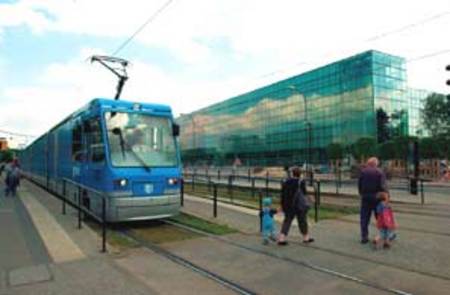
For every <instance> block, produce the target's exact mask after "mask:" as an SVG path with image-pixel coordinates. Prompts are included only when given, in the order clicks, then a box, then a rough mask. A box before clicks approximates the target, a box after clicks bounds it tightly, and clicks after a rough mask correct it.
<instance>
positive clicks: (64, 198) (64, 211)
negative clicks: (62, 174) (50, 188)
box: [62, 179, 66, 215]
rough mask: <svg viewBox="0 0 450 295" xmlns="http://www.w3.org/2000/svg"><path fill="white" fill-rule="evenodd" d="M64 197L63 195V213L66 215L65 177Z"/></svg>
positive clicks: (64, 184)
mask: <svg viewBox="0 0 450 295" xmlns="http://www.w3.org/2000/svg"><path fill="white" fill-rule="evenodd" d="M62 197H63V203H62V214H63V215H66V181H65V180H64V179H63V187H62Z"/></svg>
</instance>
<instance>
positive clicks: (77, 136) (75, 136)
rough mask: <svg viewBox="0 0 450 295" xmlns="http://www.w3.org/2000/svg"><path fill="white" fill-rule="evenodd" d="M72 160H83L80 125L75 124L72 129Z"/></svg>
mask: <svg viewBox="0 0 450 295" xmlns="http://www.w3.org/2000/svg"><path fill="white" fill-rule="evenodd" d="M72 160H73V161H76V162H81V161H82V160H83V143H82V141H81V125H76V126H75V127H74V128H73V130H72Z"/></svg>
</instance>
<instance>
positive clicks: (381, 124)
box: [377, 108, 391, 143]
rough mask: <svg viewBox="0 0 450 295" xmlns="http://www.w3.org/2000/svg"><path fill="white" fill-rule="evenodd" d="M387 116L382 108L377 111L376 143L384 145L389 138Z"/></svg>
mask: <svg viewBox="0 0 450 295" xmlns="http://www.w3.org/2000/svg"><path fill="white" fill-rule="evenodd" d="M389 119H390V118H389V116H388V115H387V113H386V112H385V111H384V110H383V108H379V109H377V142H378V143H384V142H386V141H388V140H389V139H390V138H391V134H390V130H389Z"/></svg>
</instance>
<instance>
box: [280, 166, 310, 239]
mask: <svg viewBox="0 0 450 295" xmlns="http://www.w3.org/2000/svg"><path fill="white" fill-rule="evenodd" d="M298 188H300V189H301V190H302V192H303V194H304V195H305V196H306V185H305V181H303V180H301V179H300V169H299V168H298V167H294V168H293V169H292V177H290V178H288V179H287V180H286V181H285V182H284V183H283V186H282V190H281V208H282V209H283V212H284V221H283V225H282V227H281V233H280V237H279V239H278V244H279V245H286V244H287V241H286V237H287V235H288V233H289V229H290V227H291V223H292V220H293V219H294V218H295V217H297V222H298V227H299V228H300V233H301V234H302V236H303V242H304V243H311V242H313V241H314V239H312V238H310V237H309V234H308V221H307V213H308V210H299V209H297V206H295V202H294V196H295V193H296V192H297V189H298Z"/></svg>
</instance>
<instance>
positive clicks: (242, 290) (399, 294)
mask: <svg viewBox="0 0 450 295" xmlns="http://www.w3.org/2000/svg"><path fill="white" fill-rule="evenodd" d="M162 222H163V223H165V224H167V225H170V226H174V227H177V228H180V229H182V230H185V231H189V232H192V233H194V234H197V235H200V236H204V237H208V238H211V239H214V240H217V241H219V242H221V243H226V244H228V245H231V246H233V247H237V248H239V249H242V250H244V251H249V252H252V253H256V254H260V255H264V256H268V257H271V258H275V259H278V260H282V261H285V262H288V263H291V264H294V265H298V266H301V267H305V268H308V269H311V270H313V271H317V272H320V273H324V274H327V275H330V276H333V277H335V278H338V279H342V280H346V281H351V282H353V283H356V284H359V285H363V286H366V287H370V288H372V289H376V290H379V291H382V292H386V293H389V294H396V295H408V294H411V293H409V292H406V291H402V290H398V289H395V288H389V287H386V286H382V285H380V284H377V283H374V282H371V281H368V280H365V279H362V278H359V277H356V276H353V275H349V274H346V273H343V272H339V271H336V270H333V269H331V268H328V267H323V266H320V265H316V264H312V263H309V262H306V261H300V260H296V259H292V258H289V257H285V256H283V255H280V254H275V253H270V252H266V251H264V250H260V249H257V248H253V247H251V246H248V245H245V244H242V243H239V242H236V241H232V240H230V239H228V238H226V237H222V236H217V235H214V234H210V233H207V232H204V231H202V230H198V229H195V228H192V227H189V226H186V225H183V224H180V223H177V222H174V221H167V220H164V221H162ZM121 232H122V233H123V234H124V235H126V236H127V237H129V238H131V239H133V240H134V241H136V242H137V243H139V245H141V246H142V247H145V248H147V249H150V250H151V251H154V252H155V253H157V254H159V255H161V256H163V257H166V258H167V259H169V260H171V261H173V262H175V263H177V264H179V265H182V266H184V267H186V268H188V269H190V270H192V271H194V272H196V273H198V274H200V275H202V276H204V277H206V278H209V279H211V280H213V281H215V282H216V283H218V284H220V285H222V286H224V287H226V288H228V289H230V290H232V291H234V292H235V293H237V294H258V293H257V292H255V291H253V290H250V289H249V288H247V287H245V286H242V285H240V284H238V283H236V282H233V281H231V280H229V279H227V278H225V277H223V276H221V275H220V274H218V273H214V272H211V271H209V270H208V269H207V268H205V267H202V266H200V265H197V264H195V263H194V262H192V261H189V260H187V259H185V258H183V257H181V256H179V255H177V254H175V253H173V252H171V251H169V250H167V249H164V248H163V247H161V246H159V245H157V244H155V243H153V242H151V241H148V240H146V239H143V238H140V237H138V236H136V235H134V234H133V233H132V232H131V231H130V230H121ZM302 246H303V245H302ZM333 254H336V253H333ZM353 258H358V259H359V257H353ZM367 261H369V262H373V261H370V260H367ZM389 266H390V267H392V266H391V265H389Z"/></svg>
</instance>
